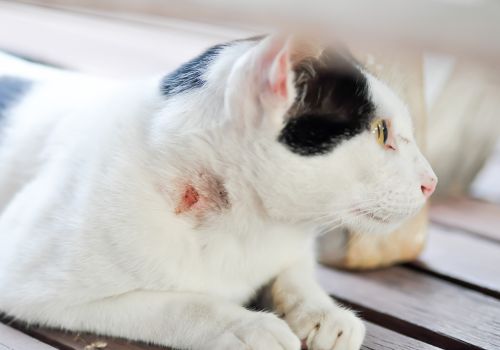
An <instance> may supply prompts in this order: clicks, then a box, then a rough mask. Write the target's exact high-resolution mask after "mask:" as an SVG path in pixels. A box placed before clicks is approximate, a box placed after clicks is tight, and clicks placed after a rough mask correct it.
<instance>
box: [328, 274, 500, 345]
mask: <svg viewBox="0 0 500 350" xmlns="http://www.w3.org/2000/svg"><path fill="white" fill-rule="evenodd" d="M318 275H319V280H320V282H321V284H322V285H323V287H324V288H325V289H326V290H327V291H328V293H330V294H331V295H332V296H334V297H337V298H340V299H341V300H344V301H347V302H348V303H349V304H351V305H353V306H354V307H356V308H360V309H361V310H362V311H365V316H366V317H367V319H368V320H369V321H372V322H376V323H379V324H382V325H386V326H387V327H388V328H391V329H393V330H395V331H396V332H398V333H402V334H405V335H410V336H412V337H415V338H417V339H421V340H425V341H426V342H428V343H430V344H433V345H435V346H438V347H446V348H453V349H462V348H464V349H479V348H484V349H498V348H499V347H500V322H499V320H500V301H498V300H496V299H495V298H492V297H489V296H486V295H483V294H481V293H478V292H475V291H471V290H467V289H465V288H463V287H460V286H456V285H453V284H451V283H448V282H446V281H441V280H438V279H435V278H432V277H431V276H427V275H425V274H422V273H418V272H415V271H411V270H408V269H405V268H401V267H394V268H390V269H387V270H383V271H374V272H365V273H359V274H353V273H348V272H344V271H337V270H332V269H328V268H324V267H320V268H319V269H318Z"/></svg>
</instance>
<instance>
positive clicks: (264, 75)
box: [227, 36, 296, 124]
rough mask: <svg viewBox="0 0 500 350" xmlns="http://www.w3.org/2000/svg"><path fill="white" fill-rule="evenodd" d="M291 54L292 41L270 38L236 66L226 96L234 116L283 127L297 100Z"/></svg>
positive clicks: (281, 37)
mask: <svg viewBox="0 0 500 350" xmlns="http://www.w3.org/2000/svg"><path fill="white" fill-rule="evenodd" d="M291 50H292V45H291V38H287V37H283V36H270V37H267V38H265V39H263V40H261V41H260V42H259V43H258V44H257V45H256V46H254V47H253V48H251V49H250V50H249V51H248V52H247V53H246V54H245V55H244V56H243V57H242V58H241V59H240V60H238V62H236V64H235V66H234V68H233V71H232V74H231V77H230V80H229V86H228V87H229V94H228V96H227V97H228V99H229V100H230V101H232V107H233V108H231V109H232V112H233V113H237V114H239V115H241V114H243V115H247V116H248V117H250V116H249V114H252V116H251V118H252V119H255V118H257V119H259V118H267V119H269V118H271V119H272V120H273V121H275V122H277V123H280V124H281V122H282V119H283V116H284V114H285V113H286V111H287V110H288V108H289V107H290V106H291V104H292V103H293V101H294V99H295V96H296V91H295V87H294V84H293V79H294V76H293V70H292V62H291V55H292V52H291ZM238 109H239V110H238ZM242 109H244V110H242ZM259 112H260V113H259ZM256 114H259V115H256ZM254 121H255V120H254Z"/></svg>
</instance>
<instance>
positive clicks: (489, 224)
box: [430, 198, 500, 242]
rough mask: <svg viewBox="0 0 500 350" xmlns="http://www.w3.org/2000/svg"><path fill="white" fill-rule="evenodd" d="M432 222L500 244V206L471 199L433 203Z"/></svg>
mask: <svg viewBox="0 0 500 350" xmlns="http://www.w3.org/2000/svg"><path fill="white" fill-rule="evenodd" d="M430 217H431V220H432V221H434V222H437V223H439V224H442V225H446V226H449V227H455V228H460V229H462V230H466V231H469V232H474V233H476V234H479V235H482V236H484V237H487V238H490V239H492V240H495V241H498V242H500V206H498V205H495V204H492V203H487V202H482V201H478V200H474V199H470V198H451V199H448V200H446V201H442V202H437V203H433V204H432V206H431V210H430Z"/></svg>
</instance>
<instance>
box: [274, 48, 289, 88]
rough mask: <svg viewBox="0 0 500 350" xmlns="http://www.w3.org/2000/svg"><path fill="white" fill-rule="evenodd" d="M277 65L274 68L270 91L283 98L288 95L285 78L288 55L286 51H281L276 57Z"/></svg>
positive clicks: (286, 76)
mask: <svg viewBox="0 0 500 350" xmlns="http://www.w3.org/2000/svg"><path fill="white" fill-rule="evenodd" d="M275 63H277V64H278V67H276V69H275V70H274V72H273V74H274V75H275V76H274V77H273V78H274V79H272V80H271V81H272V83H271V89H272V91H273V92H274V93H275V94H276V95H278V96H280V97H283V98H287V97H288V91H287V78H288V55H287V52H281V53H280V56H279V57H278V58H277V62H275Z"/></svg>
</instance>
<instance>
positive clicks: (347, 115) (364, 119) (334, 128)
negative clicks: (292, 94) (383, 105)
mask: <svg viewBox="0 0 500 350" xmlns="http://www.w3.org/2000/svg"><path fill="white" fill-rule="evenodd" d="M295 73H296V81H295V84H296V87H297V90H298V91H297V92H298V94H297V100H296V101H295V103H294V105H293V106H292V107H291V108H290V110H289V112H288V115H287V121H286V124H285V126H284V128H283V129H282V131H281V133H280V135H279V137H278V141H279V142H281V143H283V144H284V145H286V146H287V147H288V148H289V149H290V150H291V151H292V152H294V153H297V154H300V155H304V156H313V155H320V154H324V153H327V152H330V151H331V150H333V149H334V148H335V146H337V145H338V144H340V143H341V142H342V141H343V140H346V139H348V138H351V137H353V136H355V135H357V134H359V133H361V132H362V131H364V130H366V129H367V128H368V127H369V125H370V120H371V119H372V118H373V113H374V111H375V106H374V105H373V103H372V101H371V98H370V93H369V89H368V83H367V81H366V78H365V76H364V75H363V73H362V72H361V71H360V69H359V68H358V66H357V64H356V63H355V62H354V61H353V60H352V58H350V57H346V56H345V55H341V54H339V53H332V52H325V53H323V54H322V55H321V56H320V57H319V58H314V59H313V58H308V59H306V60H304V61H302V62H301V63H299V64H298V65H297V66H296V68H295Z"/></svg>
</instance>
